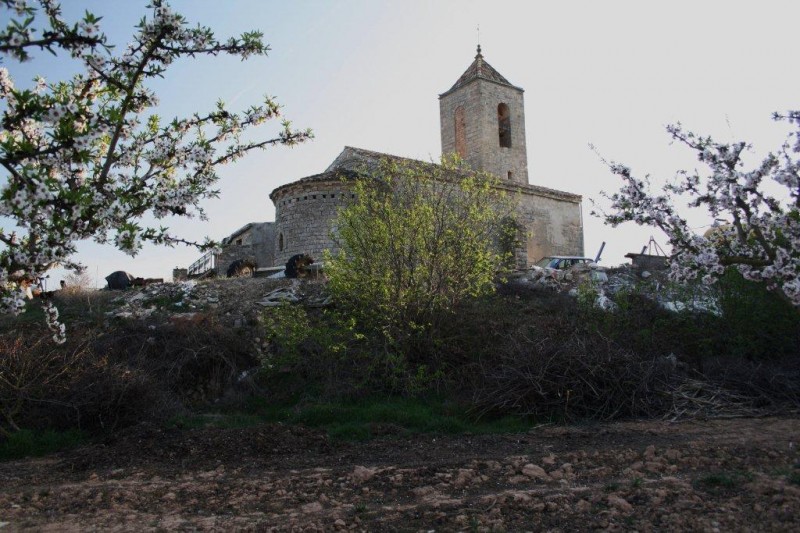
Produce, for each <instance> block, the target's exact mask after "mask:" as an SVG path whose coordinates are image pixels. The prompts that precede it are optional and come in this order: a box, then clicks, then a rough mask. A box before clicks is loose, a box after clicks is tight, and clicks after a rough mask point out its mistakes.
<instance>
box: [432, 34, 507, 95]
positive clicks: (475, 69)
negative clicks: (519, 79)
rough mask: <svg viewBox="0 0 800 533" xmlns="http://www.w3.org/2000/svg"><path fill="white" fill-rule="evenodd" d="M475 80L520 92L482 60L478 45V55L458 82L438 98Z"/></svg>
mask: <svg viewBox="0 0 800 533" xmlns="http://www.w3.org/2000/svg"><path fill="white" fill-rule="evenodd" d="M475 80H486V81H491V82H493V83H498V84H500V85H505V86H506V87H512V88H514V89H518V90H520V91H521V90H522V89H521V88H520V87H517V86H516V85H512V84H511V83H510V82H509V81H508V80H507V79H505V77H504V76H503V75H502V74H500V73H499V72H497V70H495V68H494V67H493V66H491V65H490V64H489V63H488V62H487V61H486V60H485V59H483V54H482V53H481V45H478V54H477V55H476V56H475V60H474V61H473V62H472V64H471V65H470V66H469V67H468V68H467V70H465V71H464V74H462V75H461V77H460V78H458V81H456V83H455V85H453V86H452V87H450V89H448V90H447V91H445V92H444V93H442V94H441V95H439V96H440V97H441V96H444V95H446V94H449V93H451V92H453V91H455V90H456V89H459V88H461V87H463V86H465V85H467V84H468V83H470V82H472V81H475Z"/></svg>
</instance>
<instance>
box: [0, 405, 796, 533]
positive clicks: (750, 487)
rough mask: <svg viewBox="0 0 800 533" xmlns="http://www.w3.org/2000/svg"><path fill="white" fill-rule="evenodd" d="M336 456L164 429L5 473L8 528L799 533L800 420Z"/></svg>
mask: <svg viewBox="0 0 800 533" xmlns="http://www.w3.org/2000/svg"><path fill="white" fill-rule="evenodd" d="M376 429H378V430H380V429H383V430H384V432H385V433H386V435H387V436H385V437H381V438H378V439H374V440H372V441H369V442H364V443H341V442H331V441H329V440H328V438H327V437H326V436H325V435H324V434H323V433H320V432H317V431H312V430H308V429H305V428H302V427H296V426H282V425H265V426H260V427H254V428H247V429H209V428H207V429H195V430H179V429H174V430H165V429H160V428H156V427H152V426H139V427H136V428H133V429H130V430H128V431H127V432H124V433H121V434H120V435H119V436H117V437H116V438H115V439H114V440H113V441H108V442H105V443H103V444H94V445H91V446H87V447H84V448H80V449H77V450H73V451H70V452H66V453H63V454H58V455H53V456H50V457H46V458H42V459H31V460H22V461H16V462H8V463H2V464H0V530H2V531H18V530H37V531H63V530H67V531H71V530H75V531H91V530H110V531H152V530H220V531H221V530H225V531H228V530H253V531H337V530H340V531H345V530H353V531H541V530H549V531H575V530H591V529H602V530H637V531H687V530H693V531H754V530H755V531H798V530H800V453H798V441H799V440H800V418H798V417H797V416H796V415H795V416H793V417H782V418H752V419H729V420H719V419H716V420H694V421H684V422H679V423H670V422H666V421H644V422H623V423H615V424H602V425H601V424H597V425H585V426H571V427H562V426H542V427H537V428H533V429H531V431H529V432H528V433H524V434H515V435H491V436H463V435H462V436H453V437H450V436H448V437H442V436H431V435H427V436H426V435H418V436H414V437H398V436H393V435H392V433H393V428H391V427H388V428H376Z"/></svg>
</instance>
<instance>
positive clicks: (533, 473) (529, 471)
mask: <svg viewBox="0 0 800 533" xmlns="http://www.w3.org/2000/svg"><path fill="white" fill-rule="evenodd" d="M522 473H523V474H525V475H526V476H528V477H529V478H531V479H540V480H542V481H550V476H548V475H547V472H545V470H544V468H542V467H541V466H538V465H535V464H531V463H528V464H526V465H525V466H523V467H522Z"/></svg>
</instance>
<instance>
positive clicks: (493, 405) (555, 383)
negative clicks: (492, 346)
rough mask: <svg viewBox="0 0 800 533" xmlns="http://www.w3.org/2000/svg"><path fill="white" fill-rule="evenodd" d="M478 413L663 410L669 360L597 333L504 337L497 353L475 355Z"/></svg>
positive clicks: (591, 415) (605, 414) (602, 416)
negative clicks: (640, 352)
mask: <svg viewBox="0 0 800 533" xmlns="http://www.w3.org/2000/svg"><path fill="white" fill-rule="evenodd" d="M477 365H478V369H477V375H478V376H480V381H481V383H480V384H479V385H478V386H477V388H476V394H475V398H474V400H475V403H476V405H477V406H478V410H479V412H480V413H482V414H485V413H490V412H497V413H515V414H520V415H527V416H533V417H535V418H539V419H542V418H545V419H556V420H566V421H569V420H579V419H594V420H609V419H613V418H620V417H629V416H653V415H656V414H660V413H663V412H664V410H665V408H666V407H667V402H668V401H669V390H670V389H671V382H672V381H673V376H674V366H673V364H672V363H671V362H670V361H669V360H667V359H665V358H651V357H648V358H644V357H639V356H637V355H635V354H633V353H631V352H628V351H625V350H623V349H621V348H619V347H617V346H615V345H614V344H613V343H611V342H609V341H608V340H606V339H604V338H602V337H601V336H599V335H593V336H589V335H585V334H580V333H578V332H577V331H576V332H573V333H572V334H571V335H570V336H569V337H567V338H563V337H560V338H555V337H550V336H542V337H538V338H535V339H533V338H529V337H527V336H525V335H516V336H514V337H513V338H509V339H508V342H507V344H506V346H503V347H502V348H500V349H499V350H498V352H497V356H496V357H492V358H491V359H489V358H487V359H485V360H482V361H480V362H479V363H477Z"/></svg>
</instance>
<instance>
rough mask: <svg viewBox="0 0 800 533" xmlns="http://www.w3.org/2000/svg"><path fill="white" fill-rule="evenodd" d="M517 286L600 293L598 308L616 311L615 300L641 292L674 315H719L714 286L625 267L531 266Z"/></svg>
mask: <svg viewBox="0 0 800 533" xmlns="http://www.w3.org/2000/svg"><path fill="white" fill-rule="evenodd" d="M513 283H515V284H522V285H523V286H528V287H529V288H531V289H534V290H549V291H556V292H566V293H568V294H570V295H571V296H574V297H577V296H578V294H579V288H580V287H588V288H590V289H591V290H593V291H594V292H595V294H596V298H595V305H596V306H597V307H599V308H601V309H604V310H609V311H610V310H613V309H614V308H615V307H616V304H614V302H613V297H614V296H615V295H617V294H619V293H620V292H637V293H638V294H641V295H644V296H647V297H649V298H651V299H653V300H655V301H657V302H658V303H659V304H660V305H661V306H662V307H663V308H664V309H667V310H668V311H672V312H682V311H692V312H706V313H713V314H719V313H720V310H719V305H718V301H717V296H716V291H715V289H714V287H709V286H706V285H703V284H695V285H692V286H685V285H677V284H675V283H672V282H670V281H669V279H668V273H667V272H665V271H663V270H656V271H652V272H651V271H649V270H643V269H638V268H634V267H631V266H630V265H623V266H620V267H616V268H613V269H606V268H604V267H602V266H599V265H597V264H595V263H589V264H578V265H575V266H573V267H572V268H569V269H566V270H559V269H553V268H540V267H536V266H534V267H531V268H530V269H528V270H525V271H522V272H520V273H518V274H517V276H515V277H514V279H513Z"/></svg>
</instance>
